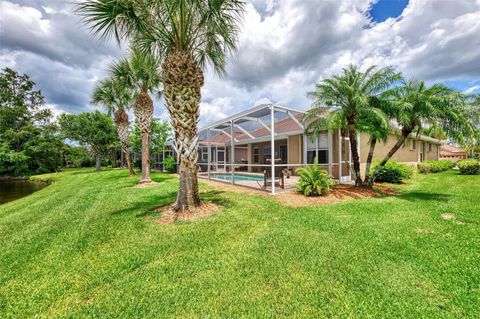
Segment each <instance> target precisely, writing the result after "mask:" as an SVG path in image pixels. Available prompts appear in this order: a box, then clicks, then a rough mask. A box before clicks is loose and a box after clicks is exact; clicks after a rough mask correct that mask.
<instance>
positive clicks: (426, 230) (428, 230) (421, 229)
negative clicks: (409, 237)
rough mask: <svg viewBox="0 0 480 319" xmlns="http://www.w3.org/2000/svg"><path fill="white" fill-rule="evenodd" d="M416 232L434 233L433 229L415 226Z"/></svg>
mask: <svg viewBox="0 0 480 319" xmlns="http://www.w3.org/2000/svg"><path fill="white" fill-rule="evenodd" d="M415 232H416V233H417V234H433V233H434V231H433V230H430V229H425V228H420V227H417V228H415Z"/></svg>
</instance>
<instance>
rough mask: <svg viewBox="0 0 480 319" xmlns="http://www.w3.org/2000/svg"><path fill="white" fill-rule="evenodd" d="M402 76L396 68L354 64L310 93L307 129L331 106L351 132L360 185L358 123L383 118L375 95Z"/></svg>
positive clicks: (337, 119)
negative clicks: (375, 102) (365, 67)
mask: <svg viewBox="0 0 480 319" xmlns="http://www.w3.org/2000/svg"><path fill="white" fill-rule="evenodd" d="M400 77H401V75H400V74H399V73H396V72H395V71H394V70H393V69H392V68H382V69H377V68H376V67H375V66H371V67H369V68H368V69H367V70H366V71H365V72H361V71H359V70H358V68H357V67H355V66H353V65H350V66H349V67H347V68H344V69H342V73H341V74H340V75H335V76H333V77H332V78H330V79H326V80H324V81H322V82H320V83H318V84H317V85H316V86H315V90H314V91H312V92H309V93H308V97H310V98H312V99H313V100H314V101H315V102H314V106H313V108H312V109H311V110H309V111H308V112H307V113H306V115H305V118H304V120H305V121H306V122H307V123H309V125H307V130H309V129H311V128H314V127H316V126H318V123H319V122H324V119H321V118H319V117H318V114H319V113H320V112H322V111H323V110H325V109H329V110H331V111H332V112H330V113H332V115H330V118H332V119H335V121H336V122H337V123H341V125H342V127H344V128H345V129H346V130H347V131H348V134H349V137H350V148H351V151H352V158H353V169H354V174H355V185H356V186H361V185H362V179H361V176H360V158H359V156H358V145H357V129H356V123H357V121H358V120H359V118H360V117H363V118H364V119H367V118H370V119H376V118H377V119H378V121H381V119H379V117H381V118H383V114H382V112H381V110H380V109H378V108H376V107H374V106H373V105H372V104H371V103H370V102H371V98H372V97H374V96H378V95H379V94H380V93H381V92H382V91H383V90H385V89H387V88H388V87H390V86H391V85H392V84H393V83H394V82H396V81H397V80H399V79H400ZM314 130H315V129H314Z"/></svg>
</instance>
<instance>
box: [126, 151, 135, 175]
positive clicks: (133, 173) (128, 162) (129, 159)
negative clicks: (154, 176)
mask: <svg viewBox="0 0 480 319" xmlns="http://www.w3.org/2000/svg"><path fill="white" fill-rule="evenodd" d="M125 159H126V160H127V166H128V171H129V173H130V176H134V175H135V171H134V170H133V165H132V158H131V157H130V150H129V149H128V148H127V150H126V151H125Z"/></svg>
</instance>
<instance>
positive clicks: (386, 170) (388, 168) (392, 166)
mask: <svg viewBox="0 0 480 319" xmlns="http://www.w3.org/2000/svg"><path fill="white" fill-rule="evenodd" d="M379 164H380V161H375V162H374V163H373V164H372V169H371V172H372V173H371V176H372V177H373V178H374V180H375V181H376V182H380V183H395V184H398V183H400V182H402V181H403V180H405V179H409V178H410V177H411V176H412V174H413V168H412V167H411V166H409V165H407V164H403V163H399V162H397V161H394V160H389V161H388V162H387V163H386V164H385V165H384V166H383V167H380V166H379Z"/></svg>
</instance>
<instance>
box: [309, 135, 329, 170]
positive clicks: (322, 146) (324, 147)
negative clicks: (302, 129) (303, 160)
mask: <svg viewBox="0 0 480 319" xmlns="http://www.w3.org/2000/svg"><path fill="white" fill-rule="evenodd" d="M317 151H318V164H328V135H327V134H320V135H319V136H318V137H317V138H313V139H312V137H308V138H307V164H313V162H314V160H315V158H316V157H317Z"/></svg>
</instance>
